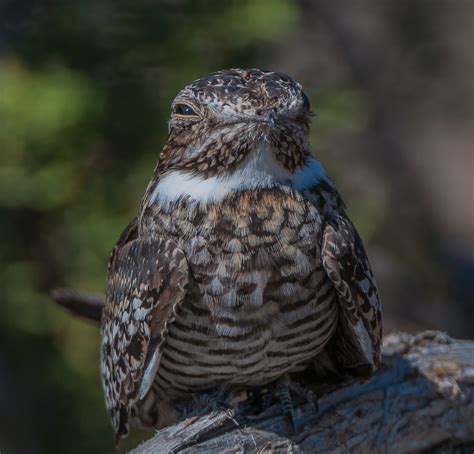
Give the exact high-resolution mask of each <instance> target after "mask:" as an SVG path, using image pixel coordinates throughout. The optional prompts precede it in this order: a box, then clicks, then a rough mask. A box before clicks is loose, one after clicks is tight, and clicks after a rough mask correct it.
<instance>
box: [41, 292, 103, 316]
mask: <svg viewBox="0 0 474 454" xmlns="http://www.w3.org/2000/svg"><path fill="white" fill-rule="evenodd" d="M50 296H51V298H52V299H53V301H55V302H56V303H58V304H59V305H60V306H63V307H65V308H66V309H67V310H69V311H70V312H72V313H73V314H74V315H78V316H79V317H82V318H86V319H88V320H92V321H94V322H99V323H100V319H101V317H102V308H103V307H104V303H105V297H104V295H99V294H95V293H85V292H79V291H77V290H73V289H70V288H57V289H54V290H53V291H52V292H51V294H50Z"/></svg>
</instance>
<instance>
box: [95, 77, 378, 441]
mask: <svg viewBox="0 0 474 454" xmlns="http://www.w3.org/2000/svg"><path fill="white" fill-rule="evenodd" d="M310 117H311V112H310V108H309V101H308V98H307V97H306V95H305V94H304V92H303V91H302V89H301V87H300V85H298V84H297V83H295V82H294V81H293V80H292V79H290V78H289V77H288V76H286V75H283V74H280V73H274V72H269V71H261V70H255V69H253V70H226V71H220V72H218V73H214V74H211V75H209V76H206V77H203V78H201V79H198V80H197V81H195V82H193V83H191V84H190V85H188V86H187V87H185V88H184V89H183V90H182V91H181V92H180V93H179V94H178V96H177V97H176V99H175V101H174V102H173V107H172V115H171V120H170V132H169V136H168V140H167V142H166V144H165V147H164V149H163V151H162V153H161V156H160V160H159V162H158V164H157V167H156V169H155V173H154V175H153V178H152V180H151V182H150V184H149V185H148V188H147V191H146V192H145V195H144V197H143V200H142V205H141V208H140V212H139V214H138V216H137V218H136V219H135V220H133V221H132V222H131V223H130V224H129V226H128V227H127V229H126V230H125V232H124V233H123V234H122V236H121V237H120V239H119V241H118V242H117V245H116V247H115V248H114V251H113V253H112V257H111V259H110V264H109V275H108V283H107V304H106V309H105V311H104V315H103V319H102V336H103V342H102V377H103V383H104V388H105V394H106V403H107V407H108V409H109V411H110V413H111V416H112V423H113V426H114V429H115V431H116V432H117V434H118V436H123V435H125V434H126V433H127V432H128V427H129V425H130V424H132V425H145V426H151V425H157V424H165V423H166V422H168V421H170V420H172V419H173V417H174V415H173V402H174V401H175V400H176V399H180V398H188V397H190V396H192V394H193V393H195V392H199V391H203V390H209V389H213V388H215V387H223V388H225V389H240V388H246V387H258V386H262V385H267V384H269V383H272V382H274V381H276V380H278V379H279V378H281V377H282V376H283V375H284V374H286V373H287V372H292V371H296V370H301V369H305V368H308V367H314V368H315V369H316V370H318V371H319V372H323V373H324V371H325V370H328V369H331V370H332V371H338V372H340V373H354V374H356V375H357V374H361V373H364V374H366V373H367V371H369V372H370V371H371V370H373V369H374V368H375V367H376V366H377V365H378V363H379V361H380V339H381V319H380V302H379V297H378V292H377V288H376V284H375V280H374V277H373V275H372V272H371V269H370V265H369V262H368V259H367V256H366V254H365V251H364V248H363V245H362V242H361V240H360V238H359V236H358V234H357V232H356V230H355V228H354V226H353V225H352V223H351V222H350V220H349V219H348V218H347V216H346V214H345V207H344V204H343V202H342V200H341V198H340V196H339V194H338V192H337V190H336V188H335V186H334V184H333V183H332V181H331V180H330V179H329V178H328V177H327V176H326V174H325V173H324V170H323V169H322V167H321V166H320V164H319V163H318V161H316V159H315V158H314V157H312V156H311V154H310V152H309V145H308V131H309V120H310Z"/></svg>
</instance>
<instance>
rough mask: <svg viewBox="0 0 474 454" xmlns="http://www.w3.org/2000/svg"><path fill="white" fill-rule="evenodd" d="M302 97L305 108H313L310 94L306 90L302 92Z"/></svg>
mask: <svg viewBox="0 0 474 454" xmlns="http://www.w3.org/2000/svg"><path fill="white" fill-rule="evenodd" d="M302 97H303V108H304V109H305V110H311V103H310V102H309V98H308V95H307V94H306V93H305V92H304V91H303V92H302Z"/></svg>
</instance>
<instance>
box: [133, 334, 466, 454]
mask: <svg viewBox="0 0 474 454" xmlns="http://www.w3.org/2000/svg"><path fill="white" fill-rule="evenodd" d="M325 387H326V388H328V385H325ZM315 392H317V388H316V389H315ZM318 401H319V411H318V413H317V414H315V413H314V410H313V409H312V408H311V405H309V404H307V403H303V404H301V405H299V406H298V407H297V408H296V415H295V416H296V424H297V428H298V430H297V433H296V434H293V433H292V429H291V427H290V426H289V424H288V422H287V420H286V418H285V417H284V416H283V415H281V413H280V408H279V406H278V405H274V406H273V407H271V408H270V409H268V410H267V411H265V413H263V414H260V415H258V416H254V417H247V418H245V417H244V416H243V415H240V414H239V413H238V411H237V410H231V409H229V410H227V411H226V410H222V411H216V412H212V413H209V414H206V415H203V416H200V417H192V418H188V419H186V420H185V421H182V422H180V423H178V424H175V425H174V426H172V427H167V428H164V429H162V430H159V431H158V432H157V433H156V435H155V436H154V437H153V438H151V439H150V440H148V441H146V442H145V443H143V444H142V445H140V446H138V447H137V448H136V449H135V450H134V451H132V453H133V454H149V453H161V452H171V453H236V452H239V453H257V452H258V453H263V452H279V453H285V452H288V453H290V452H293V453H296V452H305V453H306V452H307V453H314V452H332V453H338V452H341V453H342V452H361V453H366V452H393V453H403V452H419V451H422V450H433V452H434V450H435V449H436V448H437V447H442V446H443V443H450V444H448V445H446V446H448V447H449V448H450V449H449V450H446V451H444V449H441V448H440V449H441V451H440V452H452V451H451V448H452V447H453V446H457V445H461V444H462V445H463V446H464V448H465V449H466V450H468V451H466V452H471V453H472V452H473V451H472V447H474V342H473V341H462V340H453V339H450V338H449V337H447V336H445V335H443V334H442V333H439V332H425V333H421V334H420V335H418V336H410V335H408V334H404V333H399V334H393V335H390V336H387V337H386V338H385V348H384V365H383V367H382V368H381V369H380V371H379V372H378V373H377V374H376V375H375V376H374V377H373V378H372V379H371V380H370V381H368V382H367V383H360V382H358V381H352V382H349V383H345V384H344V385H343V386H339V387H337V388H336V389H332V390H331V389H330V387H329V388H328V390H327V391H325V392H324V394H323V395H322V396H320V397H319V399H318ZM241 421H245V422H241ZM459 452H464V451H459Z"/></svg>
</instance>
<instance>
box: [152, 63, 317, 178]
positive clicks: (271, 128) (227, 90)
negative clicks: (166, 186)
mask: <svg viewBox="0 0 474 454" xmlns="http://www.w3.org/2000/svg"><path fill="white" fill-rule="evenodd" d="M311 116H312V113H311V108H310V103H309V99H308V97H307V95H306V94H305V93H304V91H303V90H302V88H301V85H300V84H298V83H296V82H295V81H293V80H292V79H291V78H290V77H289V76H287V75H285V74H282V73H278V72H272V71H263V70H259V69H229V70H223V71H219V72H216V73H213V74H210V75H208V76H205V77H202V78H200V79H197V80H195V81H194V82H192V83H190V84H189V85H187V86H186V87H185V88H184V89H183V90H181V91H180V92H179V94H178V95H177V96H176V98H175V99H174V101H173V104H172V112H171V118H170V122H169V136H168V140H167V143H166V145H165V147H164V149H163V152H162V154H161V157H160V162H159V165H158V171H159V173H160V174H163V173H166V172H168V171H173V170H177V171H185V172H192V173H193V174H195V175H196V174H197V175H200V176H203V177H211V176H215V175H219V174H225V173H228V172H232V170H233V169H235V168H236V167H237V166H238V165H239V163H241V162H243V161H244V160H245V159H247V158H248V157H249V156H251V155H252V153H258V152H259V150H261V149H262V147H266V149H267V150H270V152H271V154H272V155H273V158H274V159H275V160H276V162H277V163H278V165H280V166H282V168H284V169H285V170H287V171H290V172H294V171H296V170H298V169H299V168H301V167H302V166H303V165H304V163H305V160H306V158H307V156H308V155H309V147H308V131H309V120H310V118H311Z"/></svg>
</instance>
